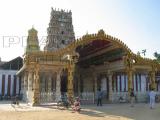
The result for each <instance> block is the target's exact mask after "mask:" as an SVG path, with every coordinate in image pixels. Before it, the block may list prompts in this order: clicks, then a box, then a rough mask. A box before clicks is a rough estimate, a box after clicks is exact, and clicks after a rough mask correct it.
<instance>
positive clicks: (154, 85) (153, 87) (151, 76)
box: [150, 71, 156, 89]
mask: <svg viewBox="0 0 160 120" xmlns="http://www.w3.org/2000/svg"><path fill="white" fill-rule="evenodd" d="M155 77H156V76H155V71H151V72H150V79H151V89H155V88H156V83H155Z"/></svg>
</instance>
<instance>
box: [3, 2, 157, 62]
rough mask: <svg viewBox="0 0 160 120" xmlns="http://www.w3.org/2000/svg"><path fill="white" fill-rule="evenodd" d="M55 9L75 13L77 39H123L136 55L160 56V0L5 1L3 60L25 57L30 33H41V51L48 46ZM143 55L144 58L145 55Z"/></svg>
mask: <svg viewBox="0 0 160 120" xmlns="http://www.w3.org/2000/svg"><path fill="white" fill-rule="evenodd" d="M51 7H53V8H56V9H58V8H59V9H64V10H71V11H72V20H73V26H74V32H75V36H76V38H78V37H81V36H83V35H84V34H86V33H87V32H88V33H89V34H92V33H97V31H98V30H100V29H103V30H104V31H105V33H106V34H109V35H111V36H114V37H116V38H119V39H120V40H122V41H123V42H124V43H125V44H126V45H127V46H128V47H129V48H130V49H131V50H132V51H133V52H134V53H137V52H138V51H140V52H141V51H142V50H143V49H146V56H145V57H148V58H154V57H153V53H154V52H156V51H157V52H159V53H160V1H159V0H1V1H0V18H1V20H0V57H1V60H2V61H9V60H11V59H14V58H16V57H18V56H22V55H23V54H24V49H25V46H26V38H27V35H28V30H29V29H31V28H32V26H34V28H35V29H37V30H38V37H39V41H40V46H41V49H43V47H44V44H45V37H46V36H47V27H48V24H49V20H50V12H51ZM142 56H143V55H142Z"/></svg>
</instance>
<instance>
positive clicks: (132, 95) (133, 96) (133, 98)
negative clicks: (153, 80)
mask: <svg viewBox="0 0 160 120" xmlns="http://www.w3.org/2000/svg"><path fill="white" fill-rule="evenodd" d="M130 97H131V107H134V102H135V94H134V90H133V88H132V89H131V93H130Z"/></svg>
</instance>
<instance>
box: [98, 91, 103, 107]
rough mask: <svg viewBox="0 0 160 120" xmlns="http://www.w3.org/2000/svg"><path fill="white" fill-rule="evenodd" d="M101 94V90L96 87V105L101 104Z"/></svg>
mask: <svg viewBox="0 0 160 120" xmlns="http://www.w3.org/2000/svg"><path fill="white" fill-rule="evenodd" d="M102 96H103V92H102V91H101V89H98V91H97V106H102Z"/></svg>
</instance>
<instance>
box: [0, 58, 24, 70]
mask: <svg viewBox="0 0 160 120" xmlns="http://www.w3.org/2000/svg"><path fill="white" fill-rule="evenodd" d="M22 65H23V59H22V58H21V57H17V58H15V59H12V60H10V61H8V62H5V63H3V64H1V65H0V69H1V70H19V69H20V68H21V67H22Z"/></svg>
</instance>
